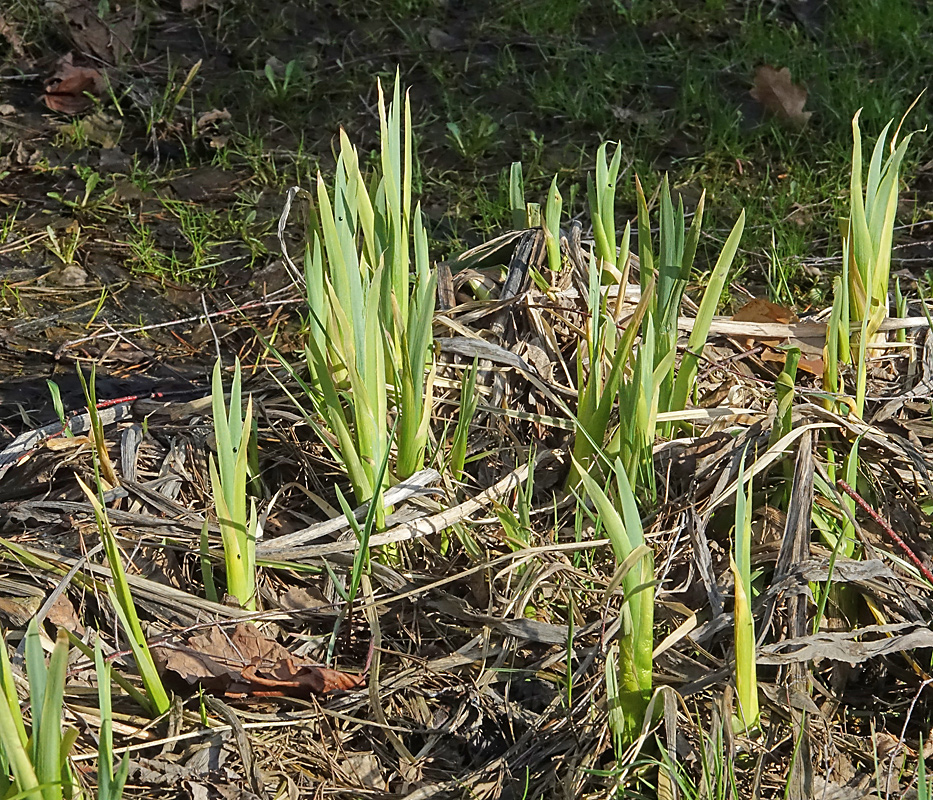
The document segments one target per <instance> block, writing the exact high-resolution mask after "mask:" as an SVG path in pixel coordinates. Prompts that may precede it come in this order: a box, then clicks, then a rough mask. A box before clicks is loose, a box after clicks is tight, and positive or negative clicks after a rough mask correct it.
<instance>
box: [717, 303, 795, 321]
mask: <svg viewBox="0 0 933 800" xmlns="http://www.w3.org/2000/svg"><path fill="white" fill-rule="evenodd" d="M732 319H734V320H735V321H736V322H780V323H783V324H785V325H786V324H788V323H791V322H799V321H800V320H799V319H798V318H797V315H796V314H795V313H794V312H793V311H791V310H790V309H789V308H784V306H780V305H778V304H777V303H772V302H771V301H770V300H766V299H765V298H764V297H753V298H752V299H751V300H749V301H748V302H747V303H746V304H745V305H744V306H742V307H741V308H740V309H739V310H738V311H736V312H735V314H734V315H733V316H732Z"/></svg>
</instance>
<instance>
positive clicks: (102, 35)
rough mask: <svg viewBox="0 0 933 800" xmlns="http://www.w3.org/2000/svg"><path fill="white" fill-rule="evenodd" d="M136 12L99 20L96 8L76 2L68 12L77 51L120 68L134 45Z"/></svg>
mask: <svg viewBox="0 0 933 800" xmlns="http://www.w3.org/2000/svg"><path fill="white" fill-rule="evenodd" d="M134 14H135V12H125V13H122V14H110V15H108V17H107V18H106V19H104V18H101V17H100V16H98V14H97V11H96V6H92V5H91V4H90V3H88V2H86V0H72V2H70V3H69V4H68V6H67V7H66V8H65V9H64V15H65V21H66V23H67V25H68V32H69V34H70V36H71V40H72V41H73V42H74V44H75V47H76V48H77V49H78V50H80V51H81V52H83V53H88V54H91V55H94V56H96V57H97V58H99V59H101V60H102V61H104V62H106V63H108V64H119V63H120V62H121V61H122V60H123V58H124V56H126V54H127V53H129V51H130V46H131V45H132V43H133V28H134V24H133V16H134Z"/></svg>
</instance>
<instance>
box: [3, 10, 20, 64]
mask: <svg viewBox="0 0 933 800" xmlns="http://www.w3.org/2000/svg"><path fill="white" fill-rule="evenodd" d="M0 36H2V37H3V38H4V39H6V42H7V44H8V45H10V49H11V50H12V51H13V55H15V56H16V57H17V58H22V57H23V56H25V55H26V47H25V45H24V43H23V37H22V36H21V35H20V32H19V30H17V28H16V26H15V25H14V24H13V23H12V22H10V21H9V20H8V19H6V17H4V16H3V15H2V14H0Z"/></svg>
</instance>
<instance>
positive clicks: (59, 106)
mask: <svg viewBox="0 0 933 800" xmlns="http://www.w3.org/2000/svg"><path fill="white" fill-rule="evenodd" d="M103 90H104V76H103V75H102V74H101V73H100V72H99V71H98V70H96V69H94V68H92V67H76V66H74V64H72V63H71V55H70V54H69V55H68V56H66V57H65V58H63V59H62V60H61V62H60V63H59V68H58V72H56V73H55V75H53V76H52V77H51V78H49V79H48V80H47V81H46V82H45V94H44V95H43V96H42V101H43V102H44V103H45V104H46V105H47V106H48V107H49V108H50V109H52V111H60V112H62V113H63V114H80V113H81V112H82V111H87V109H89V108H90V107H91V106H92V105H93V103H94V101H93V99H92V98H91V97H88V95H93V96H94V97H100V95H101V93H102V92H103Z"/></svg>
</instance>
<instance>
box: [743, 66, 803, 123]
mask: <svg viewBox="0 0 933 800" xmlns="http://www.w3.org/2000/svg"><path fill="white" fill-rule="evenodd" d="M750 94H751V96H752V97H753V98H754V99H755V100H757V101H758V102H759V103H761V105H762V107H763V108H764V109H765V111H767V112H768V113H769V114H771V115H772V116H775V117H777V118H778V119H779V120H781V122H786V123H787V124H789V125H792V126H794V127H797V128H802V127H803V126H804V125H806V124H807V120H809V119H810V117H811V116H813V112H812V111H804V110H803V107H804V106H805V105H806V104H807V97H808V95H807V90H806V89H805V88H804V87H803V86H801V85H800V84H797V83H794V82H793V81H792V80H791V79H790V70H789V69H788V68H787V67H784V68H782V69H775V68H774V67H771V66H768V65H767V64H765V65H763V66H761V67H758V69H756V70H755V80H754V86H752V90H751V92H750Z"/></svg>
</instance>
